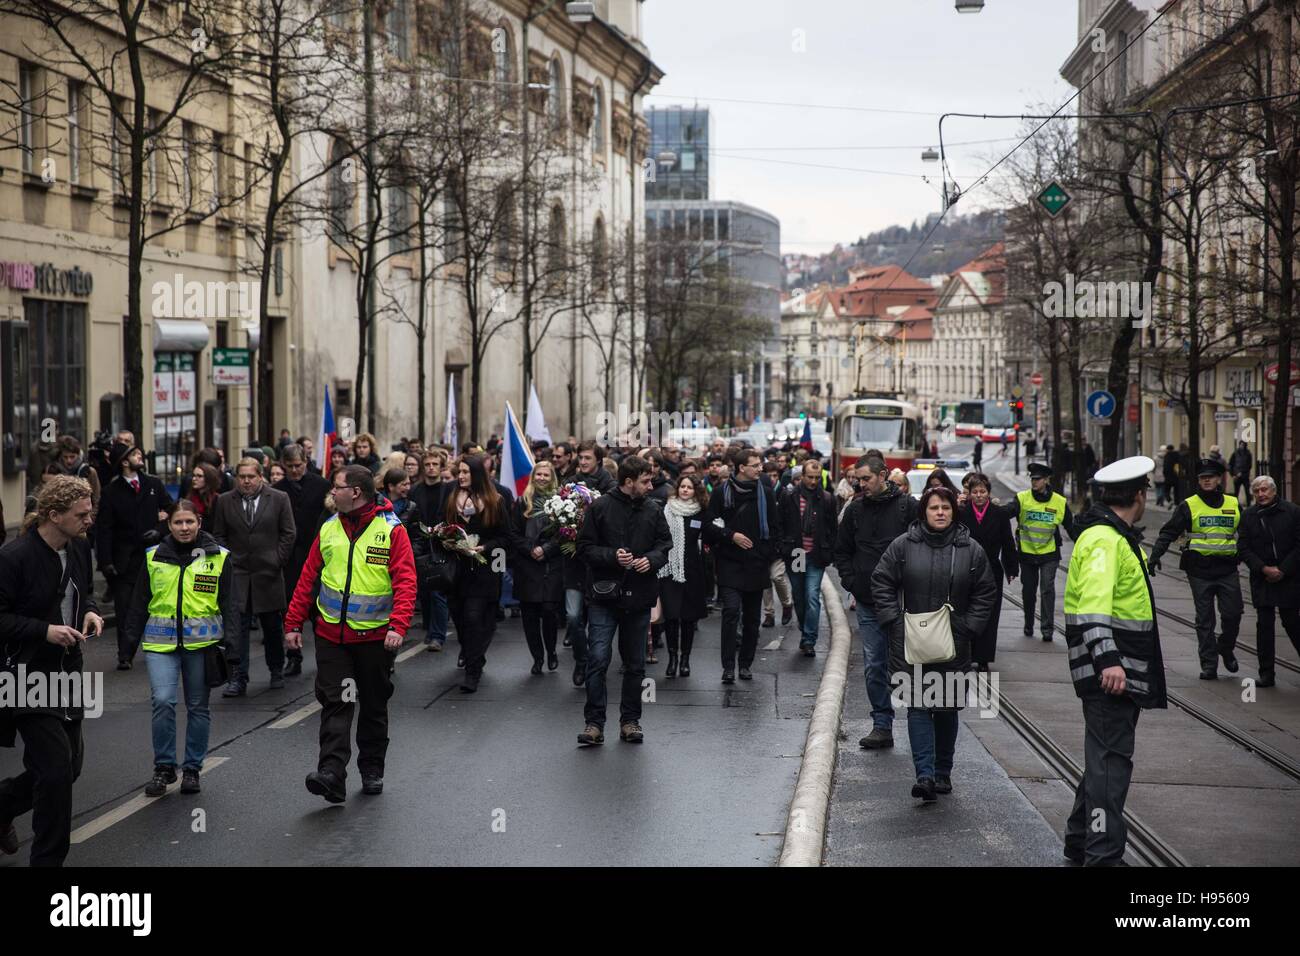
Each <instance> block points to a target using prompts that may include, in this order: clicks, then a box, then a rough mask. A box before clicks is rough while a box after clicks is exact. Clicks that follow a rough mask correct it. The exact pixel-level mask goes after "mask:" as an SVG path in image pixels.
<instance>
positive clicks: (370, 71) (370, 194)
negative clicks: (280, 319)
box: [259, 0, 379, 451]
mask: <svg viewBox="0 0 1300 956" xmlns="http://www.w3.org/2000/svg"><path fill="white" fill-rule="evenodd" d="M362 15H363V18H364V23H363V26H362V33H363V34H364V45H365V52H364V57H365V67H364V68H365V71H366V79H365V92H366V103H365V108H366V169H367V170H369V171H370V172H371V175H370V176H368V177H366V180H367V181H366V206H367V209H368V211H369V215H370V222H372V223H373V222H374V221H375V219H376V218H377V217H378V215H379V213H378V212H377V210H376V205H377V202H378V199H379V197H378V195H377V194H376V192H375V189H376V186H375V183H374V182H373V179H374V176H373V173H374V169H375V5H374V0H366V4H365V8H364V10H363V13H362ZM369 234H371V235H373V228H370V232H369ZM270 238H271V237H270V236H268V237H267V241H268V242H269V241H270ZM366 256H367V259H368V261H367V263H366V267H367V268H366V294H365V311H366V366H367V368H366V431H368V432H370V433H371V434H372V435H373V434H374V433H375V396H376V395H377V394H378V392H377V390H376V388H375V347H376V346H375V341H376V335H375V266H374V259H375V248H374V245H373V243H372V244H371V246H370V248H369V249H367V250H366ZM259 344H261V343H259ZM373 450H374V449H372V451H373Z"/></svg>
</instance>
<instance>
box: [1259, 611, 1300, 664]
mask: <svg viewBox="0 0 1300 956" xmlns="http://www.w3.org/2000/svg"><path fill="white" fill-rule="evenodd" d="M1273 610H1274V609H1273V608H1272V607H1270V606H1268V605H1266V604H1257V605H1255V646H1256V648H1257V649H1258V650H1259V676H1260V677H1272V676H1273V668H1274V661H1275V660H1276V658H1277V650H1276V640H1275V638H1274V620H1273ZM1276 610H1277V612H1278V615H1279V616H1280V617H1281V618H1282V628H1283V629H1284V630H1285V631H1286V636H1287V637H1289V638H1291V643H1292V644H1293V645H1295V649H1296V653H1297V654H1300V608H1294V607H1280V608H1277V609H1276Z"/></svg>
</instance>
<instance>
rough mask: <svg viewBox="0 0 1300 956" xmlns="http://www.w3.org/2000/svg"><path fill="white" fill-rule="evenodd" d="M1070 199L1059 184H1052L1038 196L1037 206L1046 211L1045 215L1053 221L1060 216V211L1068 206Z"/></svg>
mask: <svg viewBox="0 0 1300 956" xmlns="http://www.w3.org/2000/svg"><path fill="white" fill-rule="evenodd" d="M1071 198H1072V197H1071V196H1070V194H1069V193H1067V192H1066V191H1065V190H1064V189H1062V188H1061V184H1060V183H1057V182H1053V183H1052V184H1051V185H1050V186H1048V187H1047V188H1046V189H1044V190H1043V191H1042V192H1041V193H1039V194H1038V204H1039V205H1040V206H1042V207H1043V208H1044V209H1046V210H1047V214H1048V215H1049V216H1051V217H1052V218H1053V219H1055V218H1056V217H1057V216H1059V215H1060V214H1061V210H1062V209H1064V208H1065V207H1066V206H1068V205H1070V199H1071Z"/></svg>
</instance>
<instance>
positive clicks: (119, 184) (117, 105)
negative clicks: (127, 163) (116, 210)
mask: <svg viewBox="0 0 1300 956" xmlns="http://www.w3.org/2000/svg"><path fill="white" fill-rule="evenodd" d="M125 108H126V104H125V103H123V101H122V100H115V101H114V103H113V108H112V109H111V110H110V111H109V119H108V138H109V143H108V161H109V168H110V172H111V173H112V179H113V195H115V196H121V195H123V194H125V193H126V179H125V177H124V176H123V174H122V167H123V165H124V164H123V162H122V159H123V154H124V153H125V151H126V141H125V140H126V132H125V131H124V130H123V129H122V121H121V120H120V119H119V118H118V114H119V112H120V111H121V110H123V109H125Z"/></svg>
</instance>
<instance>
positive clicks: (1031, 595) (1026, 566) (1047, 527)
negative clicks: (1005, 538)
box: [1002, 462, 1074, 641]
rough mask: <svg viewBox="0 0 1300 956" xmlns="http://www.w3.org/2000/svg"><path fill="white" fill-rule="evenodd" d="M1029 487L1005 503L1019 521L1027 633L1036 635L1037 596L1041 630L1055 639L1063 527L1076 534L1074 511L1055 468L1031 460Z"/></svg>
mask: <svg viewBox="0 0 1300 956" xmlns="http://www.w3.org/2000/svg"><path fill="white" fill-rule="evenodd" d="M1027 470H1028V472H1029V489H1028V490H1027V491H1022V492H1020V494H1018V495H1016V497H1015V498H1014V499H1013V500H1011V501H1009V502H1008V503H1007V504H1005V505H1003V506H1002V509H1003V511H1005V512H1006V514H1007V517H1009V518H1014V519H1015V521H1016V544H1017V545H1018V550H1019V553H1020V595H1021V598H1022V600H1023V601H1024V605H1025V637H1033V635H1034V600H1035V598H1038V600H1039V612H1038V616H1039V621H1040V630H1039V633H1041V634H1042V636H1043V640H1044V641H1050V640H1051V639H1052V627H1053V625H1054V623H1055V621H1056V572H1057V569H1058V568H1060V566H1061V529H1062V528H1064V529H1065V533H1066V534H1068V535H1069V536H1070V538H1071V539H1073V538H1074V515H1072V514H1071V513H1070V506H1069V505H1068V504H1066V501H1065V497H1064V496H1063V495H1061V494H1060V493H1059V492H1056V491H1053V490H1052V486H1051V478H1052V469H1051V468H1049V467H1048V466H1047V465H1043V464H1039V463H1038V462H1032V463H1031V464H1030V465H1029V468H1028V469H1027Z"/></svg>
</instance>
